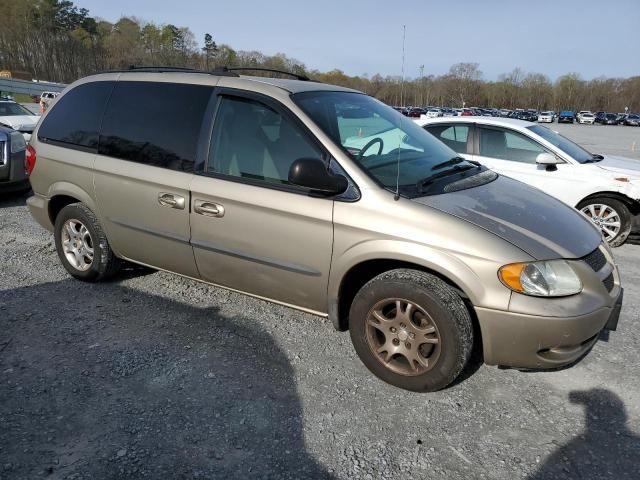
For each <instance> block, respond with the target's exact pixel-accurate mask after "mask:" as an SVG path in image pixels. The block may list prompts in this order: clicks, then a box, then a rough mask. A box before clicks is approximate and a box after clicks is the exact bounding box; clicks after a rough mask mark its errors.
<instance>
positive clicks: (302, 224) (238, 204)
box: [191, 89, 333, 313]
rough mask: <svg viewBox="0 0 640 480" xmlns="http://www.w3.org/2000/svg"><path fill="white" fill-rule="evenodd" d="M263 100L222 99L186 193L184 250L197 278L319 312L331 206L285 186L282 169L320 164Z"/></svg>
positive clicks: (231, 93) (297, 128) (244, 95)
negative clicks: (187, 241)
mask: <svg viewBox="0 0 640 480" xmlns="http://www.w3.org/2000/svg"><path fill="white" fill-rule="evenodd" d="M316 142H317V141H316V140H315V139H314V138H313V137H312V136H311V134H310V133H308V132H307V131H306V129H305V128H304V127H303V126H302V124H301V123H300V122H299V120H298V119H297V118H296V117H295V116H294V115H293V114H291V113H290V112H289V111H288V110H286V109H285V108H284V107H283V106H282V105H280V104H279V103H277V102H275V101H274V100H272V99H270V98H266V97H263V96H259V95H257V94H251V93H249V92H242V91H238V90H231V89H229V90H221V91H220V94H219V96H218V100H217V108H216V113H215V122H214V126H213V131H212V135H211V147H210V150H209V154H208V158H207V161H206V162H205V165H204V167H203V172H201V174H198V175H195V177H194V179H193V182H192V184H191V191H192V212H191V237H192V238H191V242H192V245H193V250H194V255H195V258H196V262H197V265H198V269H199V271H200V274H201V276H202V278H203V279H205V280H207V281H210V282H213V283H216V284H219V285H223V286H225V287H229V288H232V289H236V290H239V291H242V292H246V293H250V294H253V295H257V296H260V297H263V298H268V299H272V300H276V301H279V302H281V303H285V304H290V305H295V306H298V307H303V308H306V309H310V310H313V311H316V312H321V313H325V312H326V308H327V280H328V275H329V266H330V263H331V251H332V246H333V224H332V215H333V200H332V199H328V198H322V197H314V196H311V195H310V193H309V191H308V190H307V189H304V188H301V187H298V186H295V185H291V184H289V182H288V172H289V168H290V166H291V164H292V163H293V162H294V161H295V160H297V159H299V158H303V157H314V158H322V159H323V160H328V158H327V156H326V154H325V153H324V151H323V150H322V148H321V147H320V145H319V144H318V143H316Z"/></svg>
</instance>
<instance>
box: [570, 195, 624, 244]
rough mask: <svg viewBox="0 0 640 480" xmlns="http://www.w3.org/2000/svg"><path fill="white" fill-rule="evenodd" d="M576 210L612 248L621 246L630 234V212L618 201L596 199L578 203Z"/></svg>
mask: <svg viewBox="0 0 640 480" xmlns="http://www.w3.org/2000/svg"><path fill="white" fill-rule="evenodd" d="M578 210H580V211H581V212H582V213H584V214H585V215H586V216H587V218H589V220H591V221H592V222H593V223H594V224H595V225H596V226H597V227H598V228H599V229H600V231H601V232H602V235H603V236H604V239H605V240H606V241H607V243H609V245H611V246H612V247H619V246H620V245H622V244H623V243H624V242H625V241H626V240H627V237H628V236H629V234H630V233H631V224H632V222H631V212H630V211H629V207H627V206H626V205H625V204H624V203H622V202H621V201H619V200H616V199H614V198H607V197H596V198H592V199H589V200H584V201H582V202H580V203H579V204H578Z"/></svg>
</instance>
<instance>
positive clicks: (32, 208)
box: [27, 193, 53, 232]
mask: <svg viewBox="0 0 640 480" xmlns="http://www.w3.org/2000/svg"><path fill="white" fill-rule="evenodd" d="M27 207H29V212H30V213H31V216H32V217H33V218H34V219H35V221H36V222H38V223H39V224H40V225H42V226H43V227H44V228H46V229H47V230H49V231H51V232H53V224H52V223H51V219H50V218H49V199H48V198H46V197H43V196H42V195H38V194H37V193H36V194H35V195H33V196H31V197H29V198H27Z"/></svg>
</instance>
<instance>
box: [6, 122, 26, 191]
mask: <svg viewBox="0 0 640 480" xmlns="http://www.w3.org/2000/svg"><path fill="white" fill-rule="evenodd" d="M26 146H27V145H26V143H25V141H24V137H23V135H22V133H20V132H18V131H16V130H14V129H12V128H9V127H3V126H0V194H1V193H14V192H23V191H27V190H29V177H27V172H26V170H25V162H24V160H25V158H24V157H25V151H26Z"/></svg>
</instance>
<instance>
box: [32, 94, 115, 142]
mask: <svg viewBox="0 0 640 480" xmlns="http://www.w3.org/2000/svg"><path fill="white" fill-rule="evenodd" d="M114 83H115V82H93V83H84V84H82V85H79V86H77V87H75V88H74V89H73V90H70V91H69V92H67V93H65V94H64V95H63V96H62V97H60V100H58V102H56V104H55V105H54V106H53V107H52V108H51V111H50V112H49V113H48V114H47V116H46V117H45V119H44V120H43V122H42V125H40V129H39V130H38V140H41V141H45V142H46V141H53V142H61V143H65V144H68V145H69V146H78V147H82V148H88V149H95V148H97V147H98V133H99V130H100V122H101V121H102V115H103V113H104V109H105V106H106V104H107V100H108V99H109V95H110V94H111V90H112V89H113V84H114Z"/></svg>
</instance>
